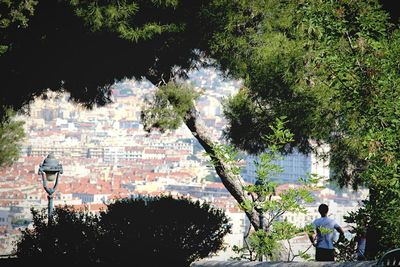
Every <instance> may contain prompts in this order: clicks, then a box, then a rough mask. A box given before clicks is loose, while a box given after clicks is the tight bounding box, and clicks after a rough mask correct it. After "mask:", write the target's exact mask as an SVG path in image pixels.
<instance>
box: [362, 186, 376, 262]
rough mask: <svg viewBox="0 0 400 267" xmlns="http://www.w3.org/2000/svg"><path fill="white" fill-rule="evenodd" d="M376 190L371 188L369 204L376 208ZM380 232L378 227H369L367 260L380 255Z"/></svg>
mask: <svg viewBox="0 0 400 267" xmlns="http://www.w3.org/2000/svg"><path fill="white" fill-rule="evenodd" d="M376 194H377V192H376V189H375V188H373V187H370V188H369V202H370V205H372V206H373V207H376V196H377V195H376ZM378 240H379V238H378V231H377V229H376V225H371V224H370V225H368V226H367V233H366V244H365V257H366V258H367V259H371V260H372V259H375V257H376V255H377V254H378Z"/></svg>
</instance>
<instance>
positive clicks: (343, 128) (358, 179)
mask: <svg viewBox="0 0 400 267" xmlns="http://www.w3.org/2000/svg"><path fill="white" fill-rule="evenodd" d="M219 3H220V5H219V6H218V5H215V6H213V7H212V8H213V9H212V11H210V14H213V16H212V17H211V19H210V20H209V24H210V25H206V27H209V28H210V29H216V27H214V24H216V25H218V24H219V23H220V22H221V21H224V23H223V24H224V25H226V24H227V25H229V26H230V27H225V28H224V30H222V31H220V32H217V33H216V34H211V43H212V44H213V45H211V46H210V47H211V50H210V54H211V56H212V57H213V58H215V59H216V60H217V61H216V62H218V64H220V66H221V67H222V68H223V69H226V70H227V71H228V72H229V73H230V74H231V75H232V76H234V77H242V78H243V79H244V80H245V83H244V84H245V86H244V88H243V89H242V90H241V91H240V92H239V93H238V95H236V96H235V97H233V98H232V99H230V101H228V102H227V103H226V105H225V115H226V117H227V118H228V120H229V127H228V129H227V131H226V136H227V138H228V140H230V141H231V142H232V143H233V144H235V145H236V146H237V147H239V148H241V149H244V150H246V151H248V152H251V153H256V152H258V151H262V150H264V149H265V148H266V146H265V143H264V142H261V138H262V136H263V135H265V134H268V133H269V132H270V131H271V130H270V129H269V128H268V127H264V126H265V125H268V124H269V123H270V122H271V121H273V120H274V119H275V118H276V117H277V116H282V115H284V116H286V117H287V118H288V124H287V127H288V128H289V129H290V130H291V131H292V132H293V133H294V139H295V142H293V146H297V147H299V148H300V150H301V151H303V152H307V151H310V150H312V149H313V148H312V147H311V146H310V143H309V140H310V139H311V140H315V141H317V142H318V143H320V144H321V143H326V144H329V145H330V148H331V150H330V153H329V156H330V166H331V168H332V169H333V179H335V180H336V181H338V182H339V184H340V185H341V186H353V187H354V188H358V187H359V186H367V187H368V188H369V189H370V197H369V199H368V200H367V201H365V210H366V211H367V214H368V216H369V218H368V219H369V221H368V230H367V255H368V257H369V258H374V257H376V256H377V255H378V254H379V253H382V252H384V251H386V250H388V249H389V248H391V247H392V246H398V245H399V244H398V243H397V240H398V239H397V238H395V236H397V235H398V231H399V229H400V228H399V226H398V225H394V223H395V222H396V220H395V216H398V214H399V212H400V209H399V208H398V207H399V205H398V204H399V203H398V201H399V200H400V198H399V192H400V187H399V177H398V166H399V160H400V155H399V154H398V151H399V149H398V147H399V144H398V142H397V141H396V140H399V136H398V134H399V127H400V121H399V120H398V117H399V110H398V106H399V104H400V102H399V99H400V98H399V93H400V91H399V89H398V83H399V75H398V66H399V57H398V55H399V48H400V46H399V40H400V39H399V37H400V35H399V31H398V29H397V27H395V25H394V24H392V23H390V21H389V15H388V14H387V13H386V12H385V11H384V10H383V9H382V7H381V5H380V4H379V2H378V1H374V0H370V1H339V2H338V1H325V2H323V1H290V2H286V1H266V3H263V5H261V4H260V3H259V2H254V1H248V2H246V1H242V2H241V3H242V6H239V8H238V9H236V10H235V16H232V14H229V13H228V14H227V15H226V16H225V15H224V13H223V12H222V9H221V6H224V5H226V4H227V3H226V1H219ZM218 12H219V13H218ZM243 128H245V129H247V131H242V129H243ZM289 150H290V148H289ZM360 212H361V211H360Z"/></svg>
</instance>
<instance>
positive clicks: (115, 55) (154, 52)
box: [0, 0, 207, 115]
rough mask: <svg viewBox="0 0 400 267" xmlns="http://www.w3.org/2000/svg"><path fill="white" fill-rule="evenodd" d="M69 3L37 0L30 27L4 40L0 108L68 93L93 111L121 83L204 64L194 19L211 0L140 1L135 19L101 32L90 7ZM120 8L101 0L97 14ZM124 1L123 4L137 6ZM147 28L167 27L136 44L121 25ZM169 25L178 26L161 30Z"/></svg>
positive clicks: (85, 3)
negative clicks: (48, 94)
mask: <svg viewBox="0 0 400 267" xmlns="http://www.w3.org/2000/svg"><path fill="white" fill-rule="evenodd" d="M69 2H70V1H60V0H59V1H38V4H37V5H36V6H35V9H34V14H33V15H32V16H30V17H29V22H28V26H27V27H9V28H8V29H7V31H5V32H4V34H3V35H2V36H1V39H0V40H1V43H2V44H5V45H6V47H8V49H7V51H6V52H5V53H4V54H2V55H1V56H0V73H1V78H0V81H1V84H2V90H1V93H0V106H6V105H9V106H12V107H14V108H15V109H16V110H19V109H20V108H21V107H25V106H26V104H27V103H29V102H30V101H32V99H33V97H34V96H42V95H43V93H44V92H45V90H47V89H51V90H54V91H61V90H65V91H67V92H70V93H71V97H72V99H73V100H75V101H77V102H79V103H83V104H84V105H86V106H88V107H91V106H93V105H104V104H106V103H108V102H109V101H110V99H109V96H110V86H111V85H112V84H113V83H114V82H115V81H116V80H120V79H123V78H125V77H127V78H137V79H141V78H142V77H145V78H148V79H149V80H150V81H152V82H153V83H155V84H156V83H158V82H159V81H161V80H162V79H164V80H166V81H167V80H168V79H169V78H170V76H171V73H172V68H173V67H174V66H180V67H181V68H183V69H185V68H189V67H190V66H192V63H193V60H195V59H196V58H197V57H198V54H197V53H195V52H194V49H195V48H197V46H198V42H199V41H198V37H197V36H198V33H199V31H198V30H197V29H198V27H199V25H198V23H199V21H198V20H197V19H196V18H197V16H198V12H199V10H200V8H201V6H202V5H203V4H204V2H207V1H195V2H193V1H186V0H185V1H176V3H177V4H176V5H172V4H168V3H165V4H162V3H161V2H160V3H159V4H157V3H155V2H156V1H134V2H136V6H137V9H138V10H137V11H136V12H131V13H132V14H129V15H127V17H126V18H123V19H121V21H119V23H114V22H113V21H111V19H110V21H103V24H105V25H103V26H101V27H100V26H97V25H94V26H93V24H95V23H97V20H98V19H100V18H103V19H104V20H105V19H106V18H104V16H103V17H102V16H101V15H99V17H100V18H97V17H93V18H92V17H90V16H89V15H90V14H93V13H94V14H95V15H96V14H97V13H95V12H92V13H91V9H90V8H92V4H93V3H92V1H74V2H80V3H79V5H78V6H73V4H71V3H69ZM114 2H115V1H97V2H96V8H99V9H101V8H105V9H106V8H108V7H110V6H112V5H113V4H114ZM123 2H124V4H122V2H121V3H118V5H126V6H129V5H131V4H132V3H131V1H127V2H126V3H125V1H123ZM157 2H158V1H157ZM167 2H169V1H167ZM123 7H124V6H122V7H121V8H123ZM78 11H80V12H81V13H82V14H81V16H78V15H77V14H78V13H79V12H78ZM95 11H97V10H95ZM1 12H3V11H1ZM4 12H6V13H7V10H6V11H4ZM4 12H3V13H4ZM86 13H87V14H86ZM117 14H118V12H117ZM99 23H100V22H99ZM146 24H152V25H153V24H154V25H161V26H160V27H161V28H160V31H161V32H157V33H153V34H151V35H150V36H147V35H146V31H145V30H143V31H142V32H140V31H139V34H138V35H139V36H138V37H137V38H138V39H134V38H133V37H129V36H128V37H127V36H123V34H121V32H119V30H120V29H121V25H123V26H124V27H127V31H128V30H129V29H139V30H142V29H145V27H146ZM107 25H108V26H107ZM163 25H174V27H172V26H171V27H170V28H171V29H170V30H162V29H164V28H166V26H165V27H164V28H162V27H163ZM155 27H156V26H155ZM150 28H151V27H150ZM153 28H154V27H153ZM168 29H169V28H168ZM128 33H129V32H128ZM140 33H141V34H140ZM129 38H131V39H129ZM0 115H2V114H0Z"/></svg>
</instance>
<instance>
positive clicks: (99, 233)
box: [16, 196, 230, 266]
mask: <svg viewBox="0 0 400 267" xmlns="http://www.w3.org/2000/svg"><path fill="white" fill-rule="evenodd" d="M33 223H34V224H33V228H32V229H26V230H24V232H23V236H22V238H21V240H20V241H19V242H18V244H17V251H16V255H17V256H18V259H19V260H20V261H21V262H22V263H38V264H39V263H40V265H45V266H47V265H46V264H53V263H55V262H57V263H61V264H62V265H68V264H69V265H71V264H79V265H81V264H85V265H105V266H126V265H132V264H133V265H136V264H137V266H161V265H162V266H189V265H190V263H191V262H193V261H195V260H198V259H200V258H204V257H206V256H208V255H210V254H212V253H214V252H217V251H218V250H220V249H221V248H222V247H223V237H224V236H225V235H226V234H227V233H229V232H230V225H229V224H228V219H227V218H226V217H225V214H224V212H223V211H222V210H219V209H216V208H213V207H211V206H210V205H209V204H207V203H200V202H199V201H196V202H194V201H191V200H189V199H183V198H179V199H175V198H173V197H170V196H161V197H139V198H136V199H119V200H116V201H115V202H114V203H112V204H109V205H108V208H107V210H106V211H103V212H101V213H100V215H98V216H95V215H92V214H91V213H89V212H85V211H76V210H73V209H71V208H68V207H64V208H57V209H56V210H55V217H54V222H53V223H52V224H50V225H49V224H48V223H47V215H46V213H45V211H44V210H42V211H35V210H33Z"/></svg>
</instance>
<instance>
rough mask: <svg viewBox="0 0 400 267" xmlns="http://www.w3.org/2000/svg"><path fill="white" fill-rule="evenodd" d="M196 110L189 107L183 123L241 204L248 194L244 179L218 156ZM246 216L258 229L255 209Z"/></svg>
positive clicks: (258, 223)
mask: <svg viewBox="0 0 400 267" xmlns="http://www.w3.org/2000/svg"><path fill="white" fill-rule="evenodd" d="M197 115H198V112H197V110H196V109H194V108H193V109H191V110H190V111H189V112H188V113H187V114H186V116H185V118H184V123H185V124H186V126H187V127H188V128H189V130H190V131H191V132H192V134H193V136H194V137H195V138H196V139H197V140H198V141H199V143H200V144H201V146H202V147H203V148H204V150H205V151H206V152H207V153H208V155H209V156H210V157H211V159H212V161H213V162H214V168H215V171H216V172H217V174H218V176H219V177H220V178H221V181H222V183H223V184H224V186H225V188H226V189H227V190H228V191H229V193H230V194H231V195H232V196H233V198H234V199H235V200H236V201H237V203H239V204H242V203H243V202H244V201H245V200H246V199H249V198H250V196H249V195H248V194H247V193H246V191H245V190H244V189H243V185H244V180H243V178H242V177H241V176H239V175H235V174H233V173H232V172H231V171H230V168H229V166H227V164H226V163H225V162H224V161H223V160H222V159H221V158H219V157H218V156H217V155H216V153H215V151H214V149H213V143H214V142H213V141H212V140H211V137H210V135H209V134H208V131H207V129H206V127H205V126H204V124H203V123H202V121H201V120H200V119H199V118H198V116H197ZM245 213H246V216H247V218H248V219H249V221H250V223H251V225H252V226H253V227H254V228H255V229H256V230H258V229H259V228H260V221H259V215H258V213H257V211H255V210H253V211H251V212H246V211H245Z"/></svg>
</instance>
